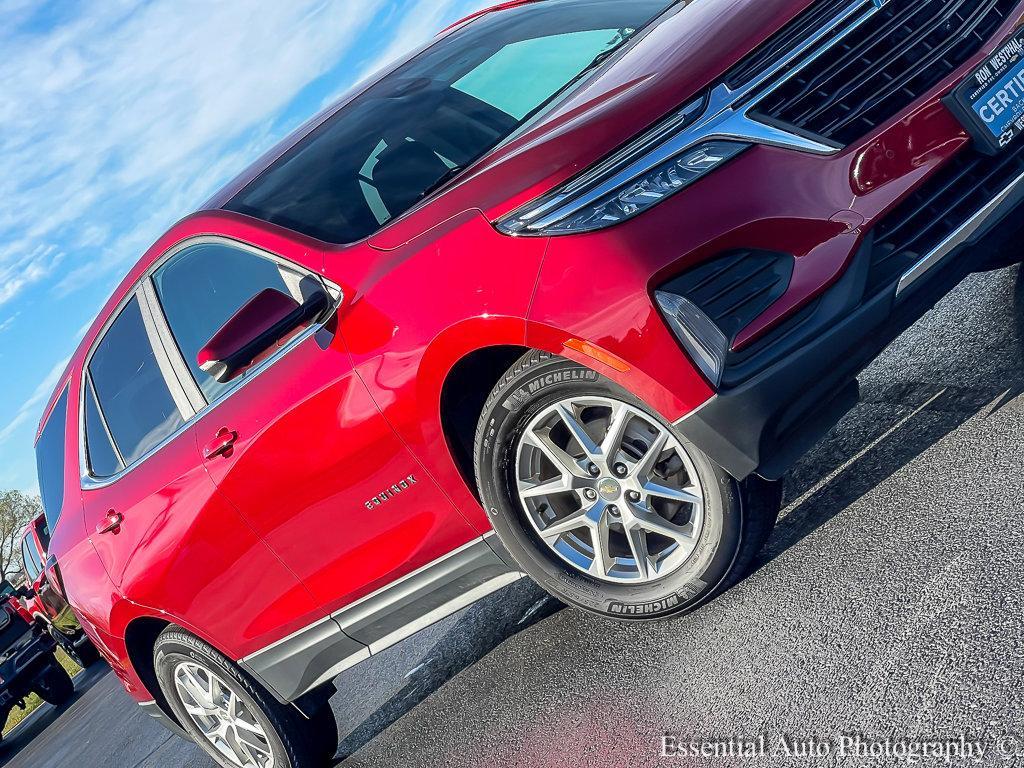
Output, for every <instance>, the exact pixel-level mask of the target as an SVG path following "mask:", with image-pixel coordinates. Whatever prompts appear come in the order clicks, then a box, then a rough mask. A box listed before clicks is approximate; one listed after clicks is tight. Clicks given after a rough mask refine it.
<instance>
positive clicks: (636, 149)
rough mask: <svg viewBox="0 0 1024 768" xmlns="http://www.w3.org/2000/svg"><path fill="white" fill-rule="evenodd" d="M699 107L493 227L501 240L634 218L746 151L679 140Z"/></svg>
mask: <svg viewBox="0 0 1024 768" xmlns="http://www.w3.org/2000/svg"><path fill="white" fill-rule="evenodd" d="M703 107H704V101H703V100H698V101H695V102H693V103H692V104H690V105H688V106H687V107H685V108H684V109H682V110H680V111H679V112H678V113H676V114H675V115H673V116H672V117H671V118H670V119H669V120H667V121H665V122H664V123H662V124H661V125H659V126H657V127H656V128H654V129H653V130H651V131H649V132H647V133H646V134H644V135H643V136H641V137H640V138H638V139H636V140H635V141H633V142H632V143H630V144H629V145H628V146H626V147H625V148H624V149H622V150H620V151H618V152H616V153H615V154H614V155H612V156H611V157H609V158H607V159H606V160H604V161H602V162H601V163H599V164H598V165H597V166H595V167H594V168H592V169H591V170H589V171H588V172H586V173H584V174H583V175H582V176H579V177H577V178H576V179H573V180H572V181H570V182H569V183H567V184H565V185H564V186H562V187H560V188H559V189H556V190H555V191H554V192H551V193H550V194H548V195H545V196H544V197H542V198H540V199H539V200H535V201H533V202H532V203H530V204H529V205H527V206H524V207H523V208H521V209H519V210H518V211H515V212H514V213H512V214H510V215H509V216H506V217H505V218H503V219H501V221H499V222H498V229H499V230H500V231H502V232H504V233H505V234H507V235H565V234H575V233H580V232H593V231H595V230H598V229H604V228H605V227H610V226H613V225H615V224H619V223H621V222H623V221H626V220H628V219H631V218H633V217H634V216H639V215H640V214H641V213H643V212H644V211H646V210H648V209H650V208H652V207H654V206H655V205H657V204H658V203H660V202H662V201H663V200H666V199H667V198H669V197H671V196H672V195H674V194H676V193H677V192H680V191H682V190H684V189H686V188H687V187H688V186H690V185H691V184H693V183H694V182H695V181H697V180H698V179H701V178H703V177H704V176H706V175H707V174H709V173H711V172H712V171H713V170H715V169H716V168H718V167H719V166H721V165H723V164H724V163H727V162H728V161H729V160H731V159H732V158H734V157H736V155H738V154H740V153H741V152H743V151H744V150H746V149H748V148H749V147H750V146H751V145H750V144H747V143H744V142H739V141H726V140H717V139H716V140H708V141H702V142H699V143H697V144H693V143H692V138H690V137H687V136H685V135H683V134H682V132H683V131H684V130H685V128H686V127H687V126H688V125H690V123H692V122H693V120H694V119H695V118H696V117H698V116H699V115H700V114H701V112H702V110H703Z"/></svg>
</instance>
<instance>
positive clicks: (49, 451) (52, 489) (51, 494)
mask: <svg viewBox="0 0 1024 768" xmlns="http://www.w3.org/2000/svg"><path fill="white" fill-rule="evenodd" d="M67 420H68V391H67V390H66V389H65V390H64V393H63V394H62V395H61V396H60V398H59V399H58V400H57V403H56V404H55V405H54V406H53V410H52V411H51V412H50V418H48V419H47V420H46V425H45V426H44V427H43V431H42V433H41V434H40V436H39V442H37V443H36V468H37V470H38V471H39V495H40V497H41V498H42V501H43V511H44V512H45V513H46V522H47V523H48V524H49V526H50V530H51V531H52V530H53V528H54V526H55V525H57V520H58V519H59V518H60V510H61V507H62V506H63V505H64V453H65V451H64V448H65V446H64V431H65V429H66V427H67Z"/></svg>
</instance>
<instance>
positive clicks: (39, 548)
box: [18, 514, 99, 668]
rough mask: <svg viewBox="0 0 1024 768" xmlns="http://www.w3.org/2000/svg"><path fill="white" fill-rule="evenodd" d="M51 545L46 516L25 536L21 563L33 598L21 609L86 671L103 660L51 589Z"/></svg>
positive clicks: (64, 602) (30, 526)
mask: <svg viewBox="0 0 1024 768" xmlns="http://www.w3.org/2000/svg"><path fill="white" fill-rule="evenodd" d="M49 543H50V529H49V528H48V527H47V523H46V516H45V515H42V514H41V515H39V516H38V517H36V518H35V519H34V520H32V521H31V522H30V523H29V524H28V525H27V526H25V530H24V531H23V532H22V534H21V544H20V551H21V563H22V570H23V573H24V576H25V584H26V585H27V586H28V590H27V591H28V592H30V593H31V594H30V595H28V596H27V597H25V598H24V599H23V601H21V602H19V603H18V605H19V606H21V607H23V608H24V609H25V611H26V613H25V617H26V618H27V619H28V621H29V622H34V623H35V624H37V625H38V626H39V628H40V629H41V630H45V631H46V632H47V633H48V634H49V635H50V637H52V638H53V640H54V642H55V643H57V645H58V646H59V647H60V648H61V649H62V650H63V651H64V653H66V654H67V655H68V657H69V658H70V659H71V660H72V661H74V662H75V663H76V664H78V666H80V667H82V668H85V667H88V666H89V665H90V664H93V663H94V662H96V661H97V659H98V658H99V655H98V654H97V653H96V649H95V648H94V647H93V644H92V643H91V642H90V640H89V637H88V635H86V634H85V632H83V631H82V625H81V624H79V623H78V619H77V617H76V616H75V613H74V611H73V610H72V608H71V606H69V605H68V604H67V601H66V600H64V599H63V598H62V597H61V596H60V595H58V594H57V593H56V592H55V591H54V589H53V588H52V587H51V586H50V584H49V581H48V580H47V578H46V572H45V571H44V570H43V563H44V562H46V547H47V546H48V545H49Z"/></svg>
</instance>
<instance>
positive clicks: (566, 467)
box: [523, 431, 587, 477]
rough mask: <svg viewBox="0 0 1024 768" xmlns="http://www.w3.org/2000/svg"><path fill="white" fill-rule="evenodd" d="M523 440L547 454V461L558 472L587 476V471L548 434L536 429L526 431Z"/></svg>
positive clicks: (574, 475)
mask: <svg viewBox="0 0 1024 768" xmlns="http://www.w3.org/2000/svg"><path fill="white" fill-rule="evenodd" d="M523 442H525V443H526V444H527V445H532V446H533V447H534V448H536V449H537V450H539V451H540V452H541V453H543V454H544V455H545V456H547V457H548V461H550V462H551V463H552V464H554V465H555V469H557V470H558V471H559V472H562V473H563V474H565V473H568V474H570V475H572V476H573V477H587V473H586V472H584V471H583V468H582V467H581V466H580V465H579V463H578V462H577V461H576V459H574V458H573V457H572V456H570V455H569V454H568V453H566V452H565V451H564V450H562V449H561V448H559V447H558V446H557V445H555V443H554V442H553V441H552V440H551V437H550V436H548V435H546V434H541V433H540V432H536V431H532V432H527V433H526V434H525V435H523Z"/></svg>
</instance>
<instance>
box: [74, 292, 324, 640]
mask: <svg viewBox="0 0 1024 768" xmlns="http://www.w3.org/2000/svg"><path fill="white" fill-rule="evenodd" d="M81 408H82V422H83V426H84V431H85V446H84V459H85V477H84V478H83V483H82V498H83V502H84V507H85V522H86V525H87V530H88V532H89V533H90V536H91V540H92V543H93V545H94V546H95V549H96V552H97V553H98V554H99V557H100V559H101V560H102V562H103V565H104V567H105V568H106V570H107V573H108V575H109V576H110V579H111V581H112V582H113V584H114V585H115V586H117V587H120V588H121V590H122V591H123V592H124V593H125V594H127V595H128V596H129V597H130V598H131V599H132V600H135V601H137V602H141V603H142V604H143V605H147V606H149V607H150V608H155V609H160V610H166V611H167V612H169V613H170V614H171V615H172V616H177V617H180V618H182V619H183V620H184V621H186V622H187V623H190V624H192V625H193V626H194V627H195V628H196V629H197V630H198V631H200V632H201V634H203V635H205V636H206V637H207V638H212V639H215V640H224V641H226V643H227V646H228V648H227V650H234V649H235V648H241V647H249V646H257V647H258V646H259V644H260V641H261V640H262V639H264V638H266V637H272V638H276V637H277V636H280V635H281V634H284V633H286V632H288V631H291V630H292V629H294V628H295V627H296V626H300V625H301V624H302V623H303V622H308V621H312V620H315V618H316V615H318V613H319V612H318V610H317V607H316V605H315V603H313V601H312V599H311V598H309V596H308V594H305V593H304V591H303V590H301V588H300V587H299V585H298V583H297V582H296V580H295V578H294V576H293V575H292V574H290V573H288V571H287V569H285V568H284V567H283V566H281V564H280V563H279V561H278V560H277V559H276V558H275V557H273V556H272V554H271V553H270V552H269V550H268V549H267V548H266V546H265V544H263V542H261V541H260V540H259V538H258V537H257V536H256V535H255V534H254V533H253V532H252V530H251V529H250V528H249V526H247V525H246V524H245V522H244V521H243V520H242V519H241V518H240V517H239V516H238V514H237V512H236V511H235V510H234V508H233V507H232V506H231V505H230V504H228V503H227V502H226V500H225V499H224V498H223V497H222V496H221V495H220V494H219V493H218V492H217V489H216V486H215V485H214V484H213V482H212V481H211V480H210V478H209V476H208V475H207V473H206V471H205V469H204V468H203V464H202V461H201V460H200V458H199V456H198V454H197V452H196V447H195V437H194V435H193V434H192V429H193V426H194V424H193V421H192V420H193V419H194V417H195V407H194V405H193V402H192V399H191V397H190V393H189V392H187V391H186V390H185V389H184V388H182V387H181V386H180V382H179V380H178V378H177V374H176V373H175V371H174V369H173V366H172V365H171V363H170V359H169V357H168V356H167V354H166V350H165V349H164V347H163V345H162V342H161V341H160V338H159V333H158V331H157V329H156V325H155V323H154V322H153V316H152V308H151V306H150V305H149V302H148V300H147V298H146V292H145V291H144V290H139V291H137V292H136V293H134V294H133V295H131V296H130V297H129V298H128V299H127V300H126V301H125V302H124V303H123V305H122V306H121V308H120V309H119V310H118V312H117V313H116V314H115V316H114V317H113V318H112V320H111V321H110V322H109V323H108V326H107V328H106V329H105V330H104V332H103V334H102V337H101V339H100V341H99V342H98V343H97V344H96V345H95V346H94V347H93V349H92V350H91V352H90V353H89V355H88V357H87V358H86V363H85V368H84V371H83V382H82V402H81Z"/></svg>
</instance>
